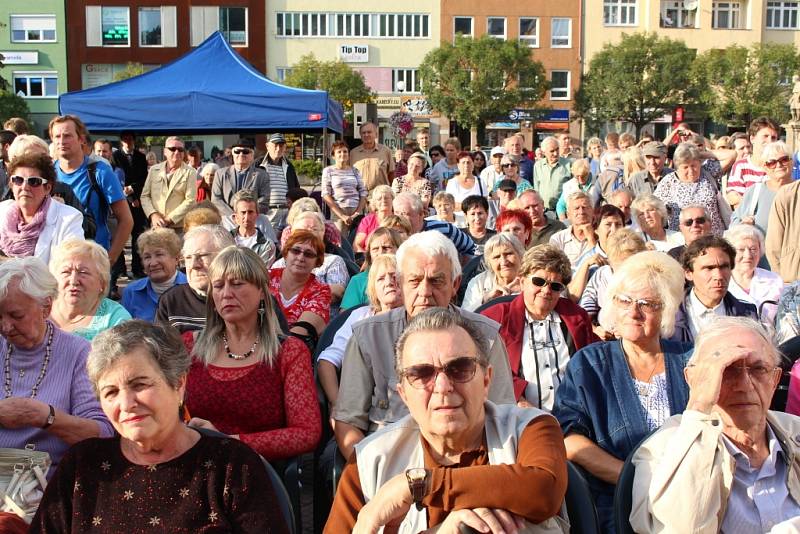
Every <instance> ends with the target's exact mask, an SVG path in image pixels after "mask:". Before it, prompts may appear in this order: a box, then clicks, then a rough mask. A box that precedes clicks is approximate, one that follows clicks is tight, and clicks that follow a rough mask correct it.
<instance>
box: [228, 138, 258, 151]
mask: <svg viewBox="0 0 800 534" xmlns="http://www.w3.org/2000/svg"><path fill="white" fill-rule="evenodd" d="M236 147H242V148H249V149H250V150H253V149H254V148H255V147H256V145H255V143H253V141H251V140H250V139H247V138H245V137H240V138H239V139H237V140H236V142H235V143H233V144H232V145H231V148H236Z"/></svg>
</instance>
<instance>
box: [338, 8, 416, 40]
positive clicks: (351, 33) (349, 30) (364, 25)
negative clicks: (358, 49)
mask: <svg viewBox="0 0 800 534" xmlns="http://www.w3.org/2000/svg"><path fill="white" fill-rule="evenodd" d="M334 20H335V35H336V36H337V37H369V27H370V16H369V15H368V14H366V13H338V14H337V15H336V18H335V19H334ZM402 22H405V21H402ZM405 26H406V25H405V24H400V25H399V26H398V27H397V31H398V36H399V37H404V32H405V30H406V27H405Z"/></svg>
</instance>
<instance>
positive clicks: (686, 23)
mask: <svg viewBox="0 0 800 534" xmlns="http://www.w3.org/2000/svg"><path fill="white" fill-rule="evenodd" d="M687 5H688V6H689V7H691V8H692V9H689V8H687V7H686V6H687ZM698 5H699V2H687V1H685V0H661V27H662V28H695V27H697V6H698Z"/></svg>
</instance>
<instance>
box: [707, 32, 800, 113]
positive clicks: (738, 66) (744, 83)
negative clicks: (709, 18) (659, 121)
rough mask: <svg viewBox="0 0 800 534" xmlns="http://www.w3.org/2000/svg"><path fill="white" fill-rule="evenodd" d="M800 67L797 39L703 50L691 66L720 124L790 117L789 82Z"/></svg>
mask: <svg viewBox="0 0 800 534" xmlns="http://www.w3.org/2000/svg"><path fill="white" fill-rule="evenodd" d="M798 67H800V56H798V52H797V48H795V46H794V44H774V43H768V44H760V43H757V44H754V45H753V46H752V47H751V48H746V47H743V46H738V45H731V46H729V47H728V48H725V49H722V50H720V49H717V50H708V51H706V52H704V53H702V54H700V55H699V56H698V57H697V59H696V60H695V62H694V65H693V67H692V76H693V77H694V78H695V79H696V80H697V81H698V82H699V86H700V101H701V102H702V103H703V104H704V106H705V108H706V110H707V111H708V114H709V116H710V117H711V118H712V119H713V120H714V121H715V122H718V123H720V124H727V125H730V126H746V125H747V124H750V121H751V120H752V119H753V118H755V117H759V116H762V115H767V116H769V117H772V118H774V119H777V120H778V121H780V122H783V121H786V120H788V119H789V105H788V101H789V96H790V94H791V92H792V87H791V84H790V83H789V81H790V80H791V78H792V75H793V74H794V73H795V72H796V71H797V69H798Z"/></svg>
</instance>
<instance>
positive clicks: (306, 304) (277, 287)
mask: <svg viewBox="0 0 800 534" xmlns="http://www.w3.org/2000/svg"><path fill="white" fill-rule="evenodd" d="M281 276H283V269H282V268H280V269H271V270H270V271H269V292H270V293H272V295H273V296H274V297H275V299H276V300H277V301H278V306H280V307H281V311H282V312H283V316H284V317H286V322H287V323H288V324H289V326H291V325H293V324H294V323H296V322H297V321H298V320H299V319H300V316H301V315H303V312H307V311H309V312H312V313H316V314H317V315H319V316H320V317H322V319H323V320H324V321H325V322H326V323H327V322H328V320H329V319H330V306H331V288H330V287H329V286H328V285H327V284H323V283H320V281H319V280H317V277H316V276H314V275H313V274H311V275H309V276H308V281H307V282H306V285H304V286H303V288H302V289H301V290H300V292H299V293H298V294H297V295H296V296H295V297H294V300H292V301H291V303H289V304H287V303H286V302H285V299H284V298H283V295H281Z"/></svg>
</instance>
